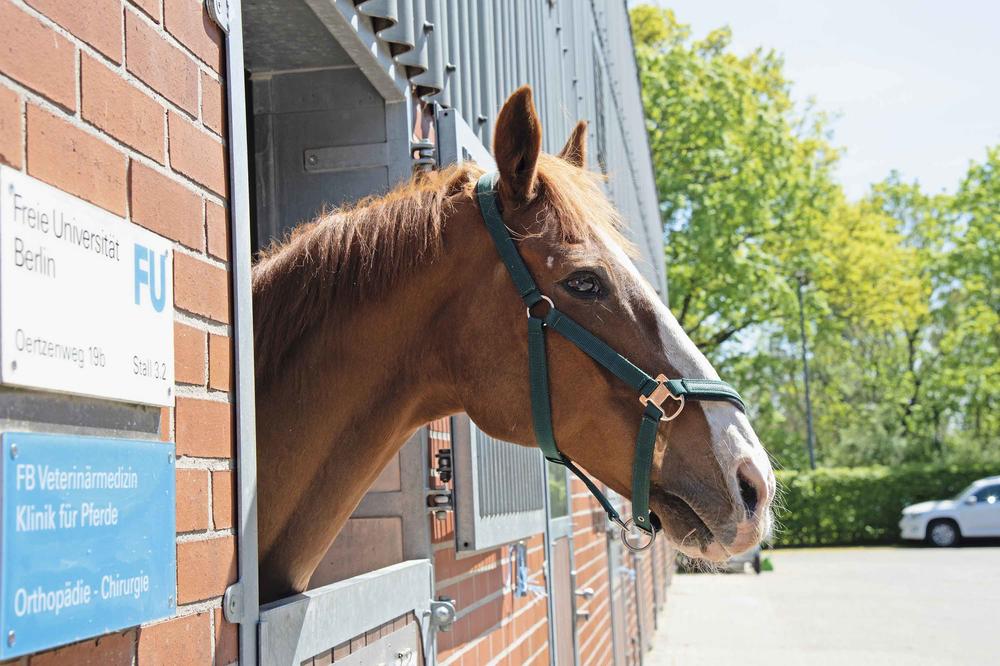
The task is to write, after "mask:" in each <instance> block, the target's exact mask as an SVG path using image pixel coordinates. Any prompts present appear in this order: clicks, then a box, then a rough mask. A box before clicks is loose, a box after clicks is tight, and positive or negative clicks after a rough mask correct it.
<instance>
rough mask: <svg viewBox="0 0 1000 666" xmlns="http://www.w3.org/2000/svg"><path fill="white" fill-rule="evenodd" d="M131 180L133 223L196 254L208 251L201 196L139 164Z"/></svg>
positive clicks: (133, 163)
mask: <svg viewBox="0 0 1000 666" xmlns="http://www.w3.org/2000/svg"><path fill="white" fill-rule="evenodd" d="M130 177H131V187H130V188H129V192H130V196H131V198H132V200H131V210H132V221H133V222H135V223H137V224H141V225H142V226H144V227H146V228H147V229H149V230H150V231H154V232H156V233H158V234H160V235H161V236H166V237H167V238H172V239H173V240H175V241H177V242H178V243H182V244H184V245H186V246H188V247H190V248H194V249H195V250H199V251H203V250H204V249H205V227H204V225H203V224H202V221H201V206H202V203H201V196H200V195H198V194H197V193H196V192H193V191H191V190H190V189H188V188H187V187H185V186H183V185H181V184H180V183H179V182H177V181H176V180H174V179H172V178H170V177H169V176H165V175H163V174H161V173H159V172H158V171H155V170H154V169H150V168H149V167H147V166H145V165H143V164H141V163H139V162H136V161H135V160H133V161H132V168H131V170H130ZM175 261H176V259H175Z"/></svg>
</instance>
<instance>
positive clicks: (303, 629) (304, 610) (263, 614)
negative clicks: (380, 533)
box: [260, 559, 434, 666]
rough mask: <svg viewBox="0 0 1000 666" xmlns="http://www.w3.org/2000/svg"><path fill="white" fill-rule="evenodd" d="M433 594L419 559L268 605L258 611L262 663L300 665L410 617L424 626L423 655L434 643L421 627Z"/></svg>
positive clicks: (430, 574)
mask: <svg viewBox="0 0 1000 666" xmlns="http://www.w3.org/2000/svg"><path fill="white" fill-rule="evenodd" d="M433 594H434V567H433V566H432V565H431V563H430V560H424V559H422V560H410V561H407V562H401V563H400V564H394V565H392V566H390V567H386V568H384V569H379V570H377V571H373V572H371V573H367V574H361V575H360V576H355V577H353V578H349V579H348V580H344V581H340V582H338V583H332V584H330V585H326V586H324V587H321V588H317V589H315V590H309V591H308V592H304V593H302V594H297V595H295V596H293V597H290V598H288V599H283V600H281V601H276V602H274V603H270V604H266V605H264V606H262V607H261V609H260V663H261V664H262V665H264V666H271V665H274V666H288V665H289V664H301V663H302V662H303V661H304V660H306V659H310V658H312V657H314V656H315V655H317V654H319V653H321V652H324V651H325V650H328V649H330V648H331V647H333V646H335V645H339V644H341V643H343V642H344V641H348V640H350V639H352V638H355V637H357V636H359V635H361V634H364V633H365V632H366V631H368V630H370V629H371V628H372V627H377V626H378V625H380V624H382V623H383V622H385V621H386V620H387V619H389V620H391V619H393V618H395V617H399V616H401V615H405V614H406V613H408V612H410V611H415V612H416V615H417V619H418V621H420V622H421V624H422V625H424V626H422V633H423V637H424V639H423V640H424V642H425V645H424V652H425V653H426V652H427V647H428V645H427V642H428V641H430V640H433V639H432V636H433V632H431V631H429V630H428V628H427V627H426V624H425V623H426V619H427V615H428V614H429V612H430V600H431V598H432V597H433ZM372 599H378V603H371V600H372Z"/></svg>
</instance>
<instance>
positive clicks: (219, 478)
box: [212, 470, 236, 530]
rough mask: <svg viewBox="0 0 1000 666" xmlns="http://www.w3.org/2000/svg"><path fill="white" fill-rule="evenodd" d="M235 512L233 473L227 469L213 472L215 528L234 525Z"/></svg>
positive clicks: (223, 528) (213, 516) (220, 528)
mask: <svg viewBox="0 0 1000 666" xmlns="http://www.w3.org/2000/svg"><path fill="white" fill-rule="evenodd" d="M235 513H236V505H235V504H234V503H233V473H232V472H230V471H226V470H223V471H221V472H212V520H213V521H214V523H215V529H217V530H226V529H229V528H230V527H232V526H233V516H234V515H235Z"/></svg>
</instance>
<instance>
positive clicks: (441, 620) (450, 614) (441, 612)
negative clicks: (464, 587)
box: [431, 597, 457, 631]
mask: <svg viewBox="0 0 1000 666" xmlns="http://www.w3.org/2000/svg"><path fill="white" fill-rule="evenodd" d="M456 613H457V611H456V610H455V600H454V599H451V598H449V597H438V598H437V601H431V627H433V628H435V629H438V630H440V631H451V625H452V624H454V623H455V614H456Z"/></svg>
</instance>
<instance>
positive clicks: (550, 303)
mask: <svg viewBox="0 0 1000 666" xmlns="http://www.w3.org/2000/svg"><path fill="white" fill-rule="evenodd" d="M542 301H545V302H546V303H548V304H549V307H550V308H552V309H553V310H555V309H556V304H555V303H553V302H552V299H551V298H549V297H548V296H542ZM542 301H538V303H541V302H542ZM538 303H535V304H534V305H529V306H528V307H526V308H525V310H526V311H527V312H528V319H531V308H533V307H535V305H538Z"/></svg>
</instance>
